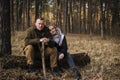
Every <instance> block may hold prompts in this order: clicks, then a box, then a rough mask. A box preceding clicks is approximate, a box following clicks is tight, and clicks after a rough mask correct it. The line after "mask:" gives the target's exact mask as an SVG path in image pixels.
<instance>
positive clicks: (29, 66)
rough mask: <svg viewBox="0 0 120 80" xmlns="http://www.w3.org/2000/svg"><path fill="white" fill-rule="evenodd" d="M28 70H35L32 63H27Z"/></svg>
mask: <svg viewBox="0 0 120 80" xmlns="http://www.w3.org/2000/svg"><path fill="white" fill-rule="evenodd" d="M28 68H29V69H28V72H35V69H34V65H33V64H29V65H28Z"/></svg>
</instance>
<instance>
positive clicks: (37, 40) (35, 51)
mask: <svg viewBox="0 0 120 80" xmlns="http://www.w3.org/2000/svg"><path fill="white" fill-rule="evenodd" d="M41 41H42V42H43V43H44V45H45V50H44V52H45V56H49V57H50V67H51V71H52V72H53V74H55V75H56V76H59V75H60V73H59V68H58V67H59V65H58V64H59V63H60V62H61V61H62V60H63V59H64V58H65V59H66V60H67V62H68V64H69V66H70V68H71V69H72V71H73V75H74V77H75V78H77V79H80V78H81V75H80V73H79V71H78V70H77V67H76V65H75V63H74V61H73V59H72V57H71V55H70V54H69V53H68V52H67V42H66V38H65V35H64V34H63V33H62V32H61V30H60V29H59V28H57V27H55V26H45V24H44V19H43V18H38V19H36V21H35V26H33V27H30V28H29V29H27V34H26V37H25V49H24V52H25V56H26V58H27V65H28V71H29V72H34V71H35V67H34V63H35V60H36V59H37V58H40V56H41V53H42V50H41V49H40V48H39V46H40V47H41V48H42V42H41Z"/></svg>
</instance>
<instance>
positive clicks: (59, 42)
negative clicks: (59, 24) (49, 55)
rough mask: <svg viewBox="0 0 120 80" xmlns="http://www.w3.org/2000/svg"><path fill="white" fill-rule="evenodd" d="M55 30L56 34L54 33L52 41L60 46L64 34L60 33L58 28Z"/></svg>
mask: <svg viewBox="0 0 120 80" xmlns="http://www.w3.org/2000/svg"><path fill="white" fill-rule="evenodd" d="M56 30H57V32H56V35H54V36H53V39H54V41H55V42H56V43H57V44H59V46H60V45H61V44H62V41H63V39H64V34H63V33H62V32H61V30H60V28H56Z"/></svg>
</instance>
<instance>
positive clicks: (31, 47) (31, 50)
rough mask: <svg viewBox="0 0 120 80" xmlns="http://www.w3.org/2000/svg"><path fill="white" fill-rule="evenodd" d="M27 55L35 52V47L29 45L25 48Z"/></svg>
mask: <svg viewBox="0 0 120 80" xmlns="http://www.w3.org/2000/svg"><path fill="white" fill-rule="evenodd" d="M24 51H25V54H26V53H31V52H33V51H34V48H33V46H32V45H28V46H26V47H25V50H24Z"/></svg>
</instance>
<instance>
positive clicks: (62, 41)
mask: <svg viewBox="0 0 120 80" xmlns="http://www.w3.org/2000/svg"><path fill="white" fill-rule="evenodd" d="M49 30H50V33H51V35H52V36H53V40H54V42H55V44H56V47H57V49H58V61H59V62H60V61H61V60H62V59H64V58H65V59H66V60H67V62H68V64H69V66H70V68H71V69H72V70H73V75H74V76H75V78H77V79H78V80H79V79H80V78H81V75H80V73H79V72H78V70H77V67H76V65H75V63H74V61H73V59H72V57H71V55H70V54H69V53H68V52H67V49H68V47H67V41H66V37H65V35H64V34H63V33H62V32H61V30H60V28H57V27H55V26H49Z"/></svg>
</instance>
